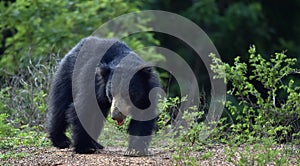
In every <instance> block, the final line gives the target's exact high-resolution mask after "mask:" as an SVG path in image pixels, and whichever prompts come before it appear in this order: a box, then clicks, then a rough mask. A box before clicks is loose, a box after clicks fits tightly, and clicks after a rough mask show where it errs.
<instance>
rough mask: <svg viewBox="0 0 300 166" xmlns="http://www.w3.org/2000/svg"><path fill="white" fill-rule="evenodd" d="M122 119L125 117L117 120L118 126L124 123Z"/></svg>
mask: <svg viewBox="0 0 300 166" xmlns="http://www.w3.org/2000/svg"><path fill="white" fill-rule="evenodd" d="M124 121H125V119H123V120H117V124H118V125H119V126H122V125H123V124H124Z"/></svg>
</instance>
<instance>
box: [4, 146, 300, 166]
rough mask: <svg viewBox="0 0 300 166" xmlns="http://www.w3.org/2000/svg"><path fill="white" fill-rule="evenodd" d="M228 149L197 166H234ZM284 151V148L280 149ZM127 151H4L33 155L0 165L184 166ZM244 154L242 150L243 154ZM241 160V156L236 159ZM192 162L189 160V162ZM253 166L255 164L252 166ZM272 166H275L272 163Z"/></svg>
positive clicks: (218, 149) (156, 153)
mask: <svg viewBox="0 0 300 166" xmlns="http://www.w3.org/2000/svg"><path fill="white" fill-rule="evenodd" d="M224 148H225V147H224V146H221V145H219V146H214V147H212V148H209V149H208V150H203V151H202V152H197V153H193V154H192V155H194V156H196V159H197V161H198V164H197V165H234V164H232V163H230V162H228V161H227V160H226V155H225V153H224ZM279 148H280V147H279ZM125 150H126V148H121V147H106V148H105V149H104V150H101V151H98V152H97V153H96V154H89V155H86V154H85V155H82V154H75V153H74V152H73V151H72V149H56V148H54V147H23V148H16V149H10V150H0V153H8V152H12V153H20V152H25V154H29V155H28V156H25V157H18V158H8V159H5V160H4V159H0V165H26V166H27V165H47V166H48V165H56V166H58V165H61V166H65V165H105V166H106V165H122V166H123V165H184V164H183V163H180V162H177V163H175V161H172V160H171V159H170V156H171V155H172V153H173V152H172V151H170V150H168V151H162V150H157V149H150V151H151V152H152V153H153V156H148V157H125V156H123V154H124V152H125ZM240 150H241V151H243V148H242V147H241V148H240V149H239V151H240ZM207 151H209V152H211V154H212V155H211V156H210V157H208V158H205V159H204V158H203V156H204V155H205V153H206V152H207ZM235 158H236V159H237V160H238V159H239V157H238V155H237V156H236V157H235ZM187 160H188V159H187ZM289 160H290V163H289V164H288V165H297V164H300V163H299V160H300V156H291V158H290V159H289ZM250 165H251V164H250ZM270 165H273V164H272V163H271V164H270Z"/></svg>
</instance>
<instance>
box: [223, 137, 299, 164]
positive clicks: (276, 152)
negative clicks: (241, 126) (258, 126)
mask: <svg viewBox="0 0 300 166" xmlns="http://www.w3.org/2000/svg"><path fill="white" fill-rule="evenodd" d="M261 141H262V142H261V143H255V144H245V145H243V146H241V147H239V146H235V145H233V146H231V147H227V148H225V155H226V160H227V161H229V162H230V163H232V164H234V165H292V164H293V163H294V164H295V162H297V159H296V158H297V156H299V150H298V151H296V150H293V146H290V145H286V146H280V145H277V144H276V142H274V140H272V139H270V138H263V139H262V140H261ZM291 159H295V161H291ZM298 164H299V161H298Z"/></svg>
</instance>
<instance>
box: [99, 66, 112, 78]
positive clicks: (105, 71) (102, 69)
mask: <svg viewBox="0 0 300 166" xmlns="http://www.w3.org/2000/svg"><path fill="white" fill-rule="evenodd" d="M109 72H110V68H109V67H108V66H106V65H101V66H97V67H96V75H98V76H100V77H103V78H107V77H108V75H109Z"/></svg>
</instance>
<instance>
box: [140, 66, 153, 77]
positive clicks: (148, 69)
mask: <svg viewBox="0 0 300 166" xmlns="http://www.w3.org/2000/svg"><path fill="white" fill-rule="evenodd" d="M140 73H141V74H142V76H143V77H144V78H147V79H148V78H151V76H152V74H153V69H152V67H144V68H142V69H141V70H140Z"/></svg>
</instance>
